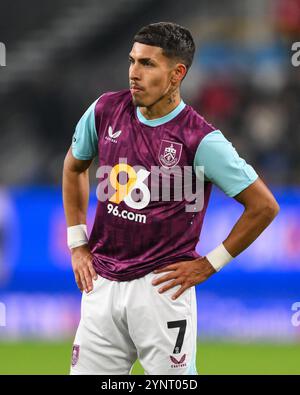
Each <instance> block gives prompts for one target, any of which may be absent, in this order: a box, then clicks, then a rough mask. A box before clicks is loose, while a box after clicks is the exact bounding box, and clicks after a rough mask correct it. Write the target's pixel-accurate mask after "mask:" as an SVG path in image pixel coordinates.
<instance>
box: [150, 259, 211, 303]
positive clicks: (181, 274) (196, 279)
mask: <svg viewBox="0 0 300 395" xmlns="http://www.w3.org/2000/svg"><path fill="white" fill-rule="evenodd" d="M164 272H168V273H167V274H165V275H164V276H161V277H159V278H156V279H154V280H153V281H152V284H153V285H159V284H162V283H164V282H166V281H169V280H171V281H169V282H168V283H167V284H165V285H164V286H162V287H161V288H160V289H159V290H158V292H159V293H163V292H165V291H167V290H168V289H171V288H173V287H175V286H177V285H181V287H180V288H179V289H178V291H177V292H176V293H175V294H174V295H173V296H172V299H173V300H175V299H177V298H178V297H179V296H180V295H181V294H182V293H183V292H184V291H185V290H186V289H188V288H190V287H192V286H194V285H197V284H200V283H202V282H203V281H205V280H207V279H208V278H209V277H210V276H211V275H213V274H214V273H216V270H215V269H214V268H213V266H212V265H211V264H210V262H209V261H208V260H207V259H206V257H203V258H197V259H195V260H192V261H182V262H176V263H172V264H171V265H168V266H165V267H163V268H162V269H156V270H154V272H153V273H164Z"/></svg>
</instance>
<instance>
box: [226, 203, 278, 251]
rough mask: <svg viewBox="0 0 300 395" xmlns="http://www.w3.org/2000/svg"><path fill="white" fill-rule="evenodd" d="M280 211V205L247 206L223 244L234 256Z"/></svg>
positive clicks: (247, 245) (250, 242)
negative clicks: (254, 207) (257, 207)
mask: <svg viewBox="0 0 300 395" xmlns="http://www.w3.org/2000/svg"><path fill="white" fill-rule="evenodd" d="M277 213H278V207H276V206H272V205H271V206H268V205H266V206H265V207H261V208H260V209H251V208H246V209H245V211H244V212H243V214H242V215H241V217H240V218H239V220H238V221H237V222H236V224H235V225H234V227H233V228H232V230H231V232H230V234H229V235H228V237H227V238H226V239H225V240H224V242H223V244H224V246H225V248H226V250H227V251H228V252H229V254H230V255H231V256H233V257H235V256H237V255H238V254H240V253H241V252H242V251H244V250H245V249H246V248H247V247H249V245H250V244H252V243H253V241H254V240H255V239H256V238H257V237H258V236H259V235H260V234H261V233H262V232H263V230H264V229H266V227H267V226H268V225H269V224H270V223H271V222H272V221H273V219H274V218H275V216H276V215H277Z"/></svg>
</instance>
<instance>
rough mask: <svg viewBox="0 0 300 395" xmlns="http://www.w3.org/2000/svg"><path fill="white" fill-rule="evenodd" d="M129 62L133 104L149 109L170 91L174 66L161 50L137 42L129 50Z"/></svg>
mask: <svg viewBox="0 0 300 395" xmlns="http://www.w3.org/2000/svg"><path fill="white" fill-rule="evenodd" d="M129 62H130V67H129V83H130V91H131V95H132V99H133V103H134V105H136V106H139V107H149V106H151V105H152V104H154V103H156V102H157V101H158V100H159V99H160V98H161V97H162V96H164V95H165V94H166V93H167V92H168V90H169V89H170V87H171V77H172V73H173V72H174V64H173V63H172V61H171V60H170V59H168V58H167V57H166V56H164V55H163V50H162V48H160V47H154V46H151V45H145V44H140V43H137V42H135V43H134V45H133V47H132V49H131V52H130V54H129ZM172 66H173V67H172Z"/></svg>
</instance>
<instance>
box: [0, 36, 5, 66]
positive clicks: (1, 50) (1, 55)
mask: <svg viewBox="0 0 300 395" xmlns="http://www.w3.org/2000/svg"><path fill="white" fill-rule="evenodd" d="M0 66H1V67H2V66H6V47H5V44H3V43H1V42H0Z"/></svg>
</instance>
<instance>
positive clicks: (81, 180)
mask: <svg viewBox="0 0 300 395" xmlns="http://www.w3.org/2000/svg"><path fill="white" fill-rule="evenodd" d="M88 201H89V177H88V169H87V170H85V171H84V172H81V173H78V172H76V171H72V170H70V169H68V168H66V167H65V168H64V171H63V202H64V210H65V216H66V221H67V226H73V225H78V224H85V223H86V214H87V208H88Z"/></svg>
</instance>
